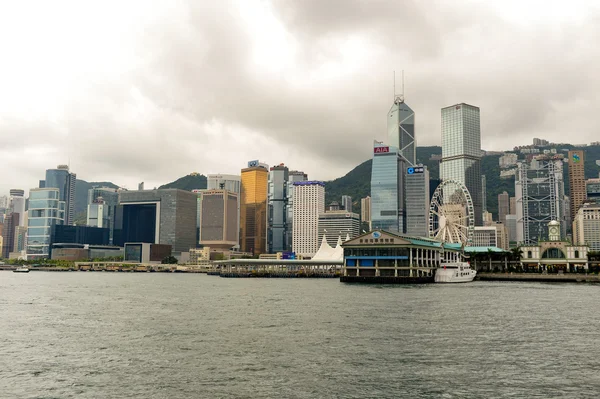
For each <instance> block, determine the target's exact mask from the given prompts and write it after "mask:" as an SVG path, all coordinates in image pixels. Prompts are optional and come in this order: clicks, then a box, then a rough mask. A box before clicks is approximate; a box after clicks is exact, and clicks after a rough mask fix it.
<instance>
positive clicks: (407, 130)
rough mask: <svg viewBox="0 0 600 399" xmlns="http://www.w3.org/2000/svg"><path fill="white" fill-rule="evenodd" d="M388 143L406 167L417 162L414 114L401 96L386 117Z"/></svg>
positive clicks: (397, 97)
mask: <svg viewBox="0 0 600 399" xmlns="http://www.w3.org/2000/svg"><path fill="white" fill-rule="evenodd" d="M387 131H388V143H389V144H390V146H392V147H396V148H397V150H398V154H399V155H400V156H401V157H403V158H404V159H405V161H406V164H407V166H414V165H415V164H416V162H417V142H416V138H415V113H414V112H413V110H412V109H411V108H410V107H409V106H408V105H406V103H405V102H404V98H403V96H396V98H394V104H392V107H391V108H390V110H389V111H388V117H387Z"/></svg>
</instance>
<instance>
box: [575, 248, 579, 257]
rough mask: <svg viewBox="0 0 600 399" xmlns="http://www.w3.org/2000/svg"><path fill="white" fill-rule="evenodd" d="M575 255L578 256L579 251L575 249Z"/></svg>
mask: <svg viewBox="0 0 600 399" xmlns="http://www.w3.org/2000/svg"><path fill="white" fill-rule="evenodd" d="M575 257H576V258H579V251H577V250H576V251H575Z"/></svg>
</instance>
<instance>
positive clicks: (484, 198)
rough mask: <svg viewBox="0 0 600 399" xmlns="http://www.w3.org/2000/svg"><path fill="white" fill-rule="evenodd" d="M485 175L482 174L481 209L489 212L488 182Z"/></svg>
mask: <svg viewBox="0 0 600 399" xmlns="http://www.w3.org/2000/svg"><path fill="white" fill-rule="evenodd" d="M486 181H487V180H486V178H485V175H481V209H483V212H487V183H486Z"/></svg>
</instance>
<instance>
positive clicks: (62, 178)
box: [40, 165, 77, 225]
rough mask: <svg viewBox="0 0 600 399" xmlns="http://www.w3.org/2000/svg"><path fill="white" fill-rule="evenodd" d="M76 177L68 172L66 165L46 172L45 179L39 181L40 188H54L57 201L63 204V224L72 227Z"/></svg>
mask: <svg viewBox="0 0 600 399" xmlns="http://www.w3.org/2000/svg"><path fill="white" fill-rule="evenodd" d="M76 182H77V175H76V174H75V173H71V172H69V166H68V165H58V166H57V167H56V169H47V170H46V179H45V180H41V181H40V188H56V189H58V193H59V200H60V201H64V203H65V224H67V225H72V224H73V221H74V220H75V185H76Z"/></svg>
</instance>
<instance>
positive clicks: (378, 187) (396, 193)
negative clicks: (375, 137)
mask: <svg viewBox="0 0 600 399" xmlns="http://www.w3.org/2000/svg"><path fill="white" fill-rule="evenodd" d="M403 182H404V160H403V158H402V157H401V156H400V153H399V151H398V148H396V147H394V146H388V145H385V144H383V143H379V142H377V141H376V142H375V143H374V145H373V166H372V169H371V228H372V229H382V230H387V231H390V232H396V233H402V232H404V189H403V187H404V184H403Z"/></svg>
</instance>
